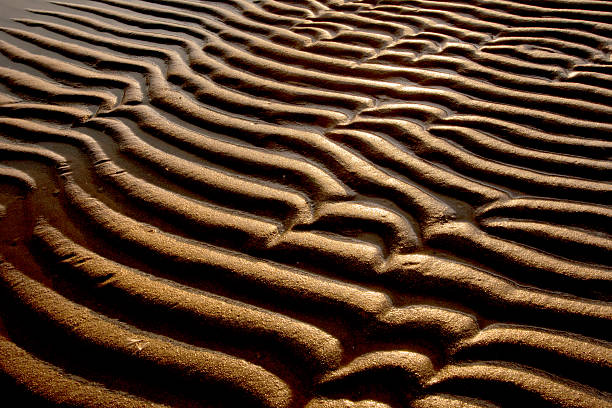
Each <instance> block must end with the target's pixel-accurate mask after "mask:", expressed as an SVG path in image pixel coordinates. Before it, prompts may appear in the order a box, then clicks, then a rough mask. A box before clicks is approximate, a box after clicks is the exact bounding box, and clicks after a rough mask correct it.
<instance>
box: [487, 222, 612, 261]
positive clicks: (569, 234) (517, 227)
mask: <svg viewBox="0 0 612 408" xmlns="http://www.w3.org/2000/svg"><path fill="white" fill-rule="evenodd" d="M480 225H481V226H482V227H483V229H484V230H485V231H487V232H488V233H490V234H494V235H497V236H500V237H503V238H505V239H511V240H513V241H517V242H522V243H525V244H528V245H532V246H535V247H537V248H542V249H544V250H545V251H547V252H552V253H554V254H557V255H559V256H562V257H565V258H570V259H577V260H580V261H583V262H594V263H601V264H608V265H609V264H610V259H609V256H610V252H611V251H612V240H611V239H610V237H609V236H608V235H603V236H601V235H595V234H593V233H589V232H584V231H580V230H579V229H576V228H567V227H562V226H558V225H554V224H549V223H542V222H533V221H519V220H513V219H511V220H507V219H499V218H487V219H486V220H482V221H481V223H480ZM572 250H577V251H579V252H578V253H576V254H572V255H567V254H568V253H570V251H572Z"/></svg>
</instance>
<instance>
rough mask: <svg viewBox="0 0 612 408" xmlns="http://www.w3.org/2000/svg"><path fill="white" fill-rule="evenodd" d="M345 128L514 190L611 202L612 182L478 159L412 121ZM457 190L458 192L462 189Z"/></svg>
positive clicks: (384, 121) (382, 121) (362, 121)
mask: <svg viewBox="0 0 612 408" xmlns="http://www.w3.org/2000/svg"><path fill="white" fill-rule="evenodd" d="M348 127H350V128H353V129H364V130H368V131H378V132H384V133H385V134H388V135H390V136H391V137H393V138H394V139H395V140H397V141H398V142H400V143H402V144H404V145H407V146H408V147H409V148H410V149H411V150H412V151H414V152H415V153H417V154H418V155H420V156H424V157H427V158H431V159H433V160H436V161H441V162H443V163H445V164H446V165H449V166H451V167H452V168H454V169H457V171H458V172H461V173H465V174H467V175H468V176H473V177H476V178H477V179H484V180H486V181H489V182H493V183H496V184H501V185H504V186H508V187H510V188H511V189H514V190H518V191H526V192H532V191H535V190H537V193H539V194H551V195H558V196H560V197H564V196H565V197H567V196H572V195H574V194H577V193H578V194H581V195H582V197H583V199H585V200H588V201H593V202H596V203H597V202H599V203H604V204H605V203H609V202H610V194H611V193H612V185H610V184H609V183H606V182H597V181H590V180H583V179H579V178H570V177H561V176H555V175H548V174H542V173H537V172H535V171H529V170H524V169H522V168H519V167H517V166H510V165H505V164H502V163H499V162H496V161H493V160H489V159H486V158H481V157H479V156H476V155H474V154H470V153H468V152H466V151H465V150H464V149H460V148H457V147H455V146H454V145H452V144H450V143H448V142H446V141H445V140H444V139H440V138H436V137H435V136H433V135H432V134H430V133H429V132H428V131H425V130H424V129H423V128H422V127H421V126H419V125H417V124H415V123H413V122H409V121H405V120H399V119H357V120H355V121H353V122H352V123H351V124H350V125H348ZM352 136H355V134H352ZM357 136H358V137H359V136H361V137H360V139H361V138H363V133H359V134H357ZM368 147H369V146H368ZM377 148H378V147H377ZM370 149H371V148H370ZM447 182H448V180H447ZM458 190H459V192H460V193H461V189H458ZM475 191H478V190H476V189H475V188H474V187H472V186H470V192H471V193H472V194H474V192H475ZM489 191H491V189H489ZM493 194H495V195H494V197H495V198H500V196H502V194H500V193H499V192H494V193H493ZM491 195H492V194H491V192H489V196H491Z"/></svg>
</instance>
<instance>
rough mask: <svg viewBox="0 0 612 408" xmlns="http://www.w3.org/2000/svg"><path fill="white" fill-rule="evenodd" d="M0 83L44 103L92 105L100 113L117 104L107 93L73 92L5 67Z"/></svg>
mask: <svg viewBox="0 0 612 408" xmlns="http://www.w3.org/2000/svg"><path fill="white" fill-rule="evenodd" d="M0 81H2V82H1V83H2V85H4V86H5V87H7V88H9V89H11V90H12V91H13V92H15V93H17V94H22V95H25V96H27V97H29V98H35V99H42V100H44V101H54V102H59V103H80V104H86V105H94V106H96V107H97V108H99V109H100V110H102V111H104V110H108V109H111V108H113V107H114V106H115V104H116V103H117V98H116V97H115V96H114V95H113V94H111V93H108V92H99V91H79V90H74V89H71V88H66V87H62V86H59V85H56V84H55V83H53V82H50V81H47V80H44V79H42V78H39V77H37V76H34V75H30V74H26V73H25V72H21V71H17V70H14V69H11V68H6V67H0Z"/></svg>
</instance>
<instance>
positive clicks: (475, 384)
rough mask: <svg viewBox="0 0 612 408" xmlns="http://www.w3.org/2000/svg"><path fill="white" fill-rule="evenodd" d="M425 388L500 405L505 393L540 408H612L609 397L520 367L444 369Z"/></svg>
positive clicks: (480, 365)
mask: <svg viewBox="0 0 612 408" xmlns="http://www.w3.org/2000/svg"><path fill="white" fill-rule="evenodd" d="M468 385H470V386H469V387H466V386H468ZM429 388H430V389H432V390H436V391H438V392H439V391H447V392H448V391H449V390H456V391H455V392H457V393H458V394H460V395H461V394H463V395H465V394H468V395H470V396H477V397H483V396H486V399H491V400H492V401H493V402H497V403H503V402H504V398H503V397H501V398H500V396H502V395H504V394H505V393H506V392H514V393H515V395H517V400H520V401H522V402H523V403H527V404H538V405H540V406H552V407H576V408H577V407H584V408H586V407H592V406H598V407H610V406H612V403H611V402H610V397H609V395H602V394H601V393H599V392H597V390H595V389H592V388H587V387H585V386H580V385H578V384H575V383H568V382H565V381H563V380H561V379H559V378H556V377H552V376H550V375H549V374H547V373H544V372H534V371H532V370H528V369H527V368H526V367H524V366H513V365H503V364H501V363H471V364H462V365H450V366H447V367H445V368H444V369H442V370H441V371H440V372H438V373H437V374H436V375H435V376H434V377H433V378H432V379H431V380H430V382H429ZM467 388H469V389H467ZM451 392H452V391H451ZM519 394H520V397H518V395H519ZM561 395H563V398H560V396H561Z"/></svg>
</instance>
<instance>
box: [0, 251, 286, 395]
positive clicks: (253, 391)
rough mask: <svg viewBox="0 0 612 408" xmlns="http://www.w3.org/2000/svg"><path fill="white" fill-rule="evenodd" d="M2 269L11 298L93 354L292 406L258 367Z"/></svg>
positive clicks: (280, 388) (6, 267) (273, 379)
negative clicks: (101, 311)
mask: <svg viewBox="0 0 612 408" xmlns="http://www.w3.org/2000/svg"><path fill="white" fill-rule="evenodd" d="M0 267H1V270H0V283H1V284H2V288H3V289H4V291H5V292H6V296H10V297H12V298H13V299H14V300H15V301H16V302H17V303H19V304H20V305H22V307H24V308H26V309H27V310H30V311H31V312H33V313H37V314H38V315H39V316H40V317H41V318H42V319H43V320H45V321H47V322H49V323H50V324H51V325H53V326H55V327H57V328H58V330H60V331H61V332H63V333H64V335H65V336H67V337H69V338H72V339H76V340H77V341H79V342H83V343H87V344H88V345H89V346H90V347H92V348H93V349H94V350H96V349H103V350H105V351H106V352H110V353H111V354H113V355H116V356H118V357H119V358H123V359H125V360H126V361H129V362H130V363H131V364H137V365H140V366H142V367H143V368H144V367H148V369H153V370H159V371H160V374H161V375H165V376H173V375H178V376H182V377H184V378H185V379H186V380H190V381H195V382H203V383H205V384H207V383H208V384H210V383H212V384H215V385H218V386H222V387H226V388H229V389H233V390H234V392H237V393H240V394H243V395H245V397H247V398H249V399H251V400H252V401H253V402H255V403H257V404H261V405H262V406H267V407H285V406H288V405H289V403H290V402H291V391H290V390H289V389H288V387H287V385H286V384H284V383H283V382H282V381H281V380H280V379H279V378H278V377H276V376H274V375H273V374H271V373H269V372H267V371H266V370H264V369H263V368H261V367H259V366H257V365H254V364H252V363H249V362H247V361H244V360H240V359H237V358H235V357H231V356H228V355H226V354H223V353H219V352H215V351H212V350H205V349H200V348H193V347H189V346H188V345H186V344H180V343H177V342H171V341H169V339H164V338H161V337H157V336H154V335H153V334H151V333H146V332H139V331H136V330H133V329H131V328H130V327H127V326H126V325H123V324H120V323H117V322H112V321H110V320H107V319H105V318H104V317H102V316H100V315H98V314H97V313H95V312H94V311H92V310H90V309H87V308H85V307H83V306H81V305H78V304H76V303H73V302H71V301H70V300H68V299H66V298H64V297H62V296H60V295H59V294H57V293H56V292H54V291H52V290H51V289H49V288H47V287H45V286H43V285H41V284H40V283H38V282H36V281H34V280H32V279H31V278H29V277H27V276H26V275H24V274H23V273H22V272H20V271H18V270H17V269H15V268H14V267H13V266H12V265H10V264H8V263H6V262H2V264H0ZM134 339H137V340H134Z"/></svg>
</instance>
